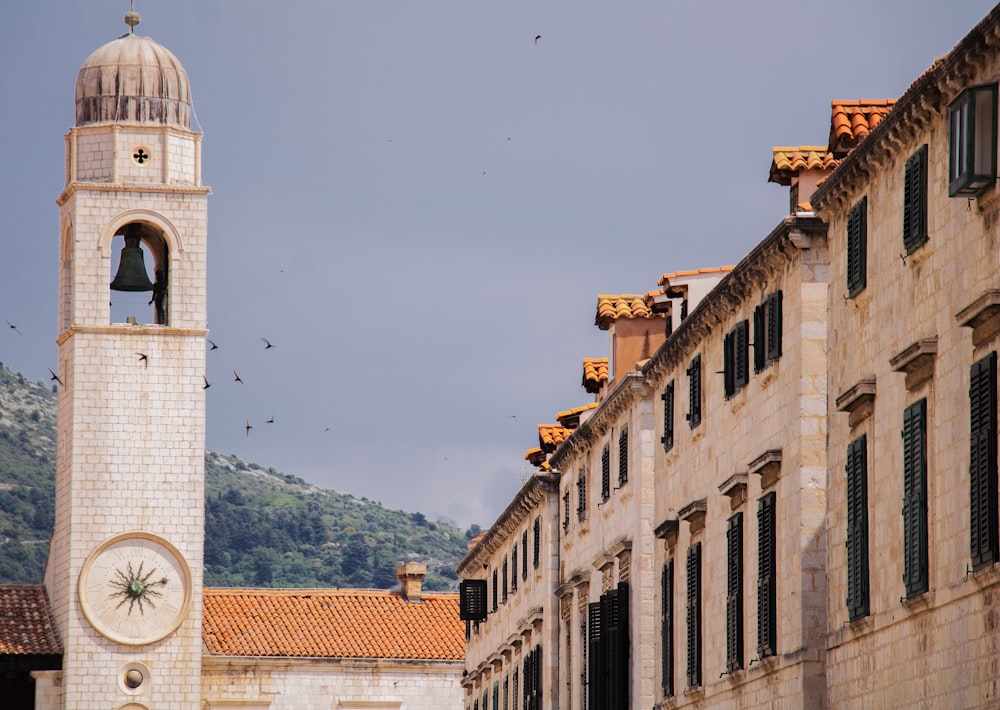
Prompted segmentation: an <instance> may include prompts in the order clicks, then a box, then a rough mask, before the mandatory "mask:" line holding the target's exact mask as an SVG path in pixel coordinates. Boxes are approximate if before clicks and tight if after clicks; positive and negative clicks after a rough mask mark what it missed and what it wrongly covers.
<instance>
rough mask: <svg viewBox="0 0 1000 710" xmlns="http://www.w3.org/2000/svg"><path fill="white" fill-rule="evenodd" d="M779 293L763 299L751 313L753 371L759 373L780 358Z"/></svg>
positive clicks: (780, 297) (776, 292) (780, 316)
mask: <svg viewBox="0 0 1000 710" xmlns="http://www.w3.org/2000/svg"><path fill="white" fill-rule="evenodd" d="M781 300H782V295H781V291H775V292H774V293H772V294H770V295H769V296H768V297H767V298H765V299H764V302H763V303H761V304H760V305H759V306H757V307H756V308H755V309H754V312H753V369H754V372H760V371H761V370H763V369H764V368H766V367H767V366H768V365H770V364H771V363H772V362H774V361H775V360H777V359H778V358H780V357H781V337H782V327H781V319H782V312H781Z"/></svg>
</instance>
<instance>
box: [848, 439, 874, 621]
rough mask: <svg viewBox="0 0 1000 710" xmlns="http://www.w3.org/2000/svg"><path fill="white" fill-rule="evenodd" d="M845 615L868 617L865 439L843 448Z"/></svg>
mask: <svg viewBox="0 0 1000 710" xmlns="http://www.w3.org/2000/svg"><path fill="white" fill-rule="evenodd" d="M844 469H845V471H846V474H847V476H846V477H847V614H848V617H849V618H850V620H851V621H854V620H855V619H860V618H862V617H864V616H868V614H869V613H870V609H869V604H868V598H869V590H868V437H867V436H861V437H860V438H858V439H855V440H854V441H852V442H851V443H850V444H848V446H847V465H846V466H845V467H844Z"/></svg>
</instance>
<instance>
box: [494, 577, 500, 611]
mask: <svg viewBox="0 0 1000 710" xmlns="http://www.w3.org/2000/svg"><path fill="white" fill-rule="evenodd" d="M499 592H500V584H499V583H498V580H497V568H496V567H494V568H493V611H496V610H497V609H499V608H500V594H499Z"/></svg>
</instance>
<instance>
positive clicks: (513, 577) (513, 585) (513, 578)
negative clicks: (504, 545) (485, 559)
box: [510, 537, 517, 593]
mask: <svg viewBox="0 0 1000 710" xmlns="http://www.w3.org/2000/svg"><path fill="white" fill-rule="evenodd" d="M514 539H515V540H517V538H516V537H515V538H514ZM510 591H511V593H514V592H516V591H517V542H515V543H514V549H513V550H511V551H510Z"/></svg>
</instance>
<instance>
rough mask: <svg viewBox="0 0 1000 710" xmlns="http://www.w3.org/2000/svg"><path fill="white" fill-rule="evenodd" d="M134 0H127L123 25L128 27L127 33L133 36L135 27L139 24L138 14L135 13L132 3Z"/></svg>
mask: <svg viewBox="0 0 1000 710" xmlns="http://www.w3.org/2000/svg"><path fill="white" fill-rule="evenodd" d="M134 2H135V0H128V12H126V13H125V24H126V25H128V26H129V32H131V33H132V34H135V26H136V25H138V24H139V20H141V19H142V18H141V17H139V13H138V12H136V11H135V6H134V5H133V3H134Z"/></svg>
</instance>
